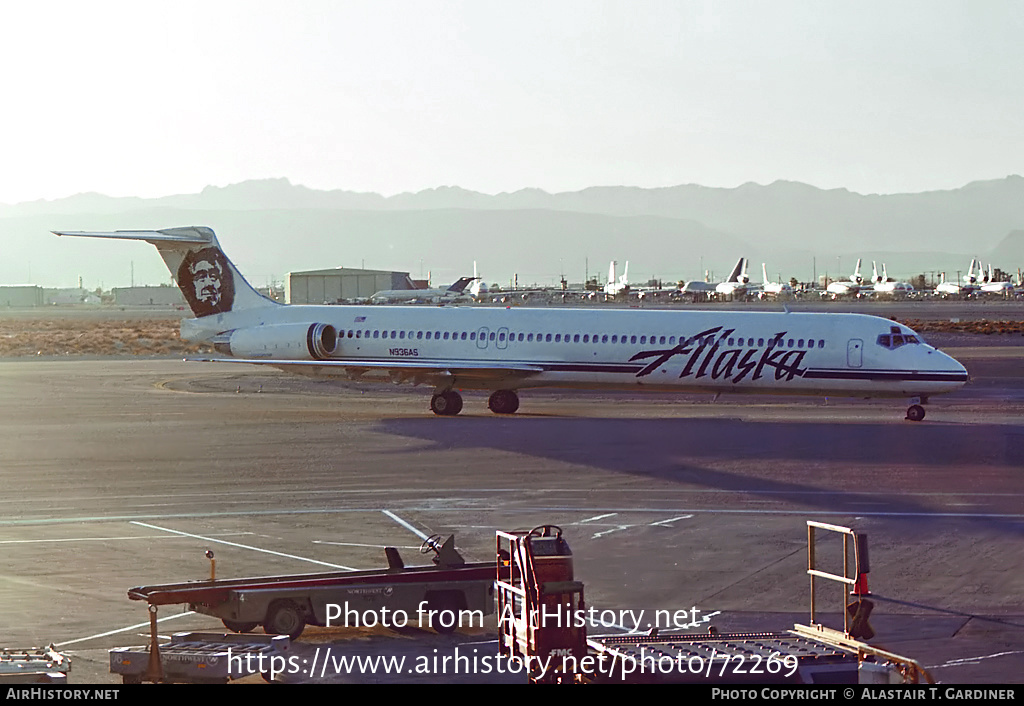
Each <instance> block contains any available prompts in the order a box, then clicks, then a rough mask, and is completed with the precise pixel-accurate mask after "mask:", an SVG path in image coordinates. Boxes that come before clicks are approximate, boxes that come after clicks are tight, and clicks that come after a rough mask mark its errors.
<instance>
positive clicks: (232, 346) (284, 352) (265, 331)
mask: <svg viewBox="0 0 1024 706" xmlns="http://www.w3.org/2000/svg"><path fill="white" fill-rule="evenodd" d="M213 346H214V348H216V349H217V351H218V352H220V353H223V354H224V355H230V356H235V357H238V358H264V359H266V358H269V359H272V360H275V359H280V360H295V359H297V358H298V359H301V360H322V359H324V358H327V357H329V356H331V355H332V354H333V353H334V351H335V349H336V348H337V346H338V331H337V329H335V328H334V327H333V326H331V325H330V324H273V325H269V326H253V327H252V328H241V329H235V330H234V331H228V332H227V333H222V334H220V335H219V336H217V337H216V338H214V339H213Z"/></svg>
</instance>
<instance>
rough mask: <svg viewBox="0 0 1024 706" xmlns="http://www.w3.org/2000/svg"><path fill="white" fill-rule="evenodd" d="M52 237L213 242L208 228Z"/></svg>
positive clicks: (71, 232)
mask: <svg viewBox="0 0 1024 706" xmlns="http://www.w3.org/2000/svg"><path fill="white" fill-rule="evenodd" d="M51 232H52V233H53V234H54V235H71V236H75V237H78V238H114V239H117V240H145V241H146V242H149V243H184V244H188V245H208V244H210V243H213V242H214V237H213V231H211V230H210V229H209V228H197V227H192V228H168V229H167V230H115V231H84V230H55V231H51Z"/></svg>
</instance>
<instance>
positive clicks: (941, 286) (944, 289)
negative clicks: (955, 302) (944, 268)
mask: <svg viewBox="0 0 1024 706" xmlns="http://www.w3.org/2000/svg"><path fill="white" fill-rule="evenodd" d="M975 264H977V265H978V267H979V268H980V267H981V263H978V262H977V261H976V260H973V259H972V260H971V269H969V270H967V274H966V275H964V281H963V284H961V283H960V282H957V281H956V280H953V281H952V282H949V281H947V280H946V273H945V272H940V273H939V283H938V284H937V285H935V293H936V294H938V295H940V296H942V297H950V296H954V297H964V298H966V297H969V296H971V295H972V294H974V293H975V292H977V291H978V289H979V287H978V278H977V276H976V275H975V274H974V266H975Z"/></svg>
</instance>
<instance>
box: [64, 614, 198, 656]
mask: <svg viewBox="0 0 1024 706" xmlns="http://www.w3.org/2000/svg"><path fill="white" fill-rule="evenodd" d="M185 615H195V613H194V612H192V611H191V610H189V611H186V612H184V613H175V614H174V615H168V616H167V617H166V618H157V619H156V622H158V623H162V622H163V621H165V620H174V619H175V618H180V617H182V616H185ZM148 627H149V621H148V620H147V621H146V622H144V623H138V624H137V625H129V626H128V627H126V628H118V629H117V630H109V631H107V632H101V633H97V634H96V635H90V636H89V637H80V638H78V639H77V640H68V641H67V642H58V643H57V644H55V645H54V647H67V646H68V645H74V644H77V643H79V642H86V641H87V640H96V639H98V638H101V637H108V636H110V635H117V634H118V633H122V632H128V631H129V630H138V629H139V628H148Z"/></svg>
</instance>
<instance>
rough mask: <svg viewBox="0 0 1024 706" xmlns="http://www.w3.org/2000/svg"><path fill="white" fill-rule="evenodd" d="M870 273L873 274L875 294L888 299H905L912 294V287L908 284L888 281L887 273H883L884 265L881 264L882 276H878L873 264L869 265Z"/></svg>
mask: <svg viewBox="0 0 1024 706" xmlns="http://www.w3.org/2000/svg"><path fill="white" fill-rule="evenodd" d="M871 271H872V273H873V274H874V283H875V284H874V287H873V290H874V292H875V294H881V295H885V296H890V297H906V296H908V295H910V294H913V292H914V285H912V284H910V283H909V282H897V281H896V280H890V279H889V275H888V273H887V272H886V271H885V263H884V262H883V263H882V274H881V275H879V274H878V268H877V267H876V266H875V263H874V262H873V261H872V263H871Z"/></svg>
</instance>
